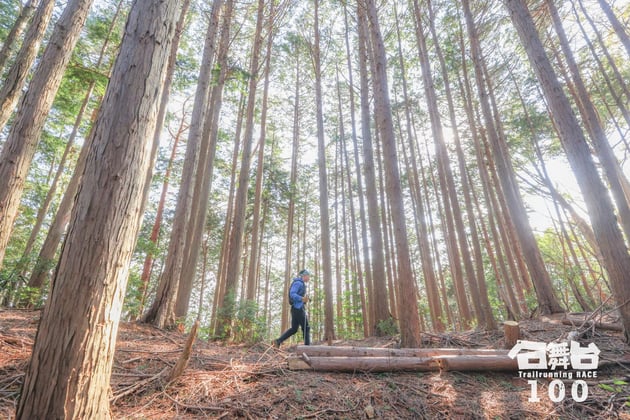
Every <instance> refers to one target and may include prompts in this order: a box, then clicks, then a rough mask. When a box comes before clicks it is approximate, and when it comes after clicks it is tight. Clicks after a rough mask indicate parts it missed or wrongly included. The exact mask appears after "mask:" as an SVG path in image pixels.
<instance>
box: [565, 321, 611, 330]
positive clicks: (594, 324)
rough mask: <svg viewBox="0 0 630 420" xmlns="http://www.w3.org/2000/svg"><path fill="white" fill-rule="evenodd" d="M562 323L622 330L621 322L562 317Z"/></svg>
mask: <svg viewBox="0 0 630 420" xmlns="http://www.w3.org/2000/svg"><path fill="white" fill-rule="evenodd" d="M562 323H563V324H564V325H571V326H575V325H576V324H581V326H582V327H585V328H590V327H593V328H595V329H600V330H608V331H623V327H622V326H621V324H611V323H606V322H597V321H593V320H587V321H584V322H583V321H581V320H572V319H563V320H562Z"/></svg>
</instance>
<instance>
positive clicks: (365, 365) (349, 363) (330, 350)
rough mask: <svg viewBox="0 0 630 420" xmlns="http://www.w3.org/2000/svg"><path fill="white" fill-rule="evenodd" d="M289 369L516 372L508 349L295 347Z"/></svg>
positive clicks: (516, 367) (515, 366) (514, 362)
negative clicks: (294, 353)
mask: <svg viewBox="0 0 630 420" xmlns="http://www.w3.org/2000/svg"><path fill="white" fill-rule="evenodd" d="M288 363H289V369H291V370H319V371H334V372H399V371H415V372H430V371H516V370H518V364H517V361H516V359H511V358H510V357H509V356H508V350H496V349H455V348H437V349H436V348H433V349H430V348H423V349H391V348H374V347H349V346H339V347H337V346H298V347H297V350H296V355H295V356H292V357H289V359H288Z"/></svg>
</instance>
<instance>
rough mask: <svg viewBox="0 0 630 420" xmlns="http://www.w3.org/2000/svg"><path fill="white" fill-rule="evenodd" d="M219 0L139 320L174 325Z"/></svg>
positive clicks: (215, 3) (213, 7) (159, 325)
mask: <svg viewBox="0 0 630 420" xmlns="http://www.w3.org/2000/svg"><path fill="white" fill-rule="evenodd" d="M222 6H223V2H222V1H215V2H214V3H213V4H212V11H211V16H210V21H209V23H208V29H207V31H206V38H205V43H204V51H203V57H202V65H201V69H200V70H199V82H198V83H197V89H196V92H195V103H194V105H193V114H192V116H191V122H190V130H189V132H188V142H187V143H186V158H185V165H184V168H183V170H182V183H181V185H180V188H179V192H178V197H177V205H176V208H175V219H174V220H175V223H174V225H173V228H172V229H171V235H170V239H169V246H168V252H167V256H166V263H165V268H164V271H163V272H162V274H161V276H160V282H159V285H158V289H157V294H156V297H155V299H154V301H153V304H152V305H151V307H150V308H149V309H148V310H147V312H146V313H145V314H144V315H143V317H142V321H143V322H147V323H152V324H154V325H156V326H158V327H165V326H173V325H174V324H175V302H176V300H177V289H178V286H179V280H180V276H181V272H182V266H183V264H184V257H185V255H184V250H185V249H186V240H187V238H188V236H187V234H188V230H189V228H190V218H191V207H192V197H193V189H194V183H195V179H196V176H197V166H198V161H199V148H200V143H201V129H202V127H203V123H204V121H205V118H206V114H205V111H206V106H207V103H208V95H209V92H210V78H211V74H212V63H213V60H214V52H215V40H216V32H217V30H216V29H217V26H218V16H219V11H220V9H221V7H222Z"/></svg>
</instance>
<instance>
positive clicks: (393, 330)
mask: <svg viewBox="0 0 630 420" xmlns="http://www.w3.org/2000/svg"><path fill="white" fill-rule="evenodd" d="M398 333H400V330H399V329H398V323H397V322H396V320H395V319H394V318H392V317H389V318H387V319H384V320H381V321H378V322H377V323H376V335H378V336H393V335H397V334H398Z"/></svg>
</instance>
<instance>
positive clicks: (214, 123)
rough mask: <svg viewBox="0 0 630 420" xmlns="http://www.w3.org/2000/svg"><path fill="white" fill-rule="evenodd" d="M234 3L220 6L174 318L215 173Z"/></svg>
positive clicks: (180, 309)
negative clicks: (213, 60)
mask: <svg viewBox="0 0 630 420" xmlns="http://www.w3.org/2000/svg"><path fill="white" fill-rule="evenodd" d="M233 5H234V1H233V0H229V1H227V2H226V3H225V6H224V8H223V23H222V25H221V36H220V39H219V48H218V52H217V58H216V65H214V66H213V68H216V67H217V66H218V67H219V72H218V75H214V73H213V77H212V89H211V91H210V98H209V103H208V104H206V106H207V107H208V109H209V110H210V115H208V116H206V118H205V120H204V127H203V130H202V134H201V147H200V157H199V162H198V164H197V174H196V175H195V188H194V193H193V207H192V210H191V221H190V224H189V225H190V227H189V233H188V234H189V235H190V236H189V239H187V241H186V249H185V251H184V266H183V267H182V273H181V277H180V280H179V287H178V290H177V300H176V302H175V318H176V319H180V320H181V319H183V318H185V317H186V315H187V314H188V305H189V302H190V295H191V293H192V288H193V283H194V281H195V275H196V273H197V264H198V261H199V249H200V248H201V242H202V236H203V232H204V231H205V228H206V217H207V214H208V204H209V197H210V187H211V185H212V175H213V173H214V157H215V155H216V149H217V142H218V133H219V116H220V114H221V108H222V105H223V89H224V87H225V81H226V78H227V75H228V72H229V66H228V62H227V54H228V47H229V43H230V27H231V25H232V12H233ZM213 71H214V70H213Z"/></svg>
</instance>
